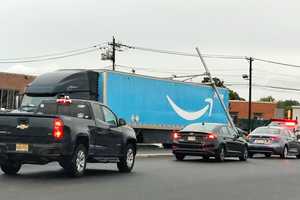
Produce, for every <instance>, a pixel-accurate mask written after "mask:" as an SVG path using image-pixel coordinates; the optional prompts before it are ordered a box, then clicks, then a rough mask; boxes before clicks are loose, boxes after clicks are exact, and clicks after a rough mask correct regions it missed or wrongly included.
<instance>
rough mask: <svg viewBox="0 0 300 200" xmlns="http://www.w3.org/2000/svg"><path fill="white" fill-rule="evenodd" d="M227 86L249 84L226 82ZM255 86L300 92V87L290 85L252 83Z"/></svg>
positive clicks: (244, 84)
mask: <svg viewBox="0 0 300 200" xmlns="http://www.w3.org/2000/svg"><path fill="white" fill-rule="evenodd" d="M225 85H226V86H248V85H249V84H246V83H226V84H225ZM252 86H253V87H261V88H270V89H277V90H289V91H296V92H300V88H289V87H278V86H271V85H261V84H252Z"/></svg>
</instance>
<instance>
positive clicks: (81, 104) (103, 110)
mask: <svg viewBox="0 0 300 200" xmlns="http://www.w3.org/2000/svg"><path fill="white" fill-rule="evenodd" d="M136 150H137V149H136V136H135V132H134V130H133V129H132V128H130V127H129V126H127V125H126V122H125V121H124V120H123V119H121V118H120V119H118V118H117V116H116V115H115V114H114V113H113V112H112V111H111V110H110V109H109V108H108V107H107V106H105V105H103V104H100V103H98V102H95V101H86V100H75V99H73V100H71V99H68V98H62V99H57V100H44V101H42V103H41V104H40V105H39V106H38V108H37V110H36V112H35V113H1V114H0V164H1V169H2V171H3V172H4V173H6V174H16V173H18V171H19V170H20V168H21V166H22V164H47V163H49V162H52V161H57V162H59V164H60V165H61V166H62V167H63V168H64V169H65V170H66V172H68V174H70V175H72V176H81V175H83V174H84V172H85V168H86V163H87V162H90V163H117V166H118V169H119V171H120V172H130V171H131V170H132V168H133V166H134V161H135V155H136Z"/></svg>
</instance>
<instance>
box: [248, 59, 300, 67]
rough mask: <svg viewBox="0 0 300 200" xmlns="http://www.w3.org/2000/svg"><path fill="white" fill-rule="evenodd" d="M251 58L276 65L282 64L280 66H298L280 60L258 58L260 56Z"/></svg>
mask: <svg viewBox="0 0 300 200" xmlns="http://www.w3.org/2000/svg"><path fill="white" fill-rule="evenodd" d="M253 59H254V60H257V61H261V62H265V63H270V64H276V65H282V66H287V67H296V68H300V65H294V64H288V63H282V62H277V61H272V60H266V59H260V58H253Z"/></svg>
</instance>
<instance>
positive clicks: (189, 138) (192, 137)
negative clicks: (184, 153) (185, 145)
mask: <svg viewBox="0 0 300 200" xmlns="http://www.w3.org/2000/svg"><path fill="white" fill-rule="evenodd" d="M187 139H188V141H196V137H195V136H188V138H187Z"/></svg>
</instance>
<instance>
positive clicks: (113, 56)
mask: <svg viewBox="0 0 300 200" xmlns="http://www.w3.org/2000/svg"><path fill="white" fill-rule="evenodd" d="M112 67H113V71H115V70H116V40H115V37H114V36H113V42H112Z"/></svg>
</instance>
